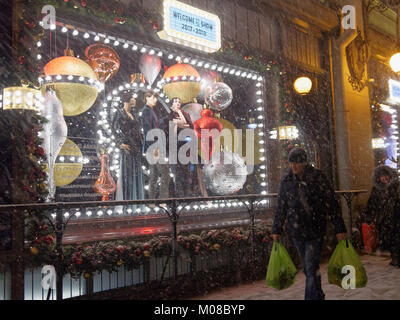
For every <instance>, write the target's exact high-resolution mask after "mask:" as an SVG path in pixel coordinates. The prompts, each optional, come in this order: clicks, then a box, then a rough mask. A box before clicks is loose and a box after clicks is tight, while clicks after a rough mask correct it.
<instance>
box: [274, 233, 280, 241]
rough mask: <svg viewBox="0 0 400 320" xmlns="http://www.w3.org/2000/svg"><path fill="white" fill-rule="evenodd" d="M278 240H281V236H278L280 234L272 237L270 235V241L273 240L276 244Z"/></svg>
mask: <svg viewBox="0 0 400 320" xmlns="http://www.w3.org/2000/svg"><path fill="white" fill-rule="evenodd" d="M280 238H281V235H280V234H273V235H272V239H273V240H274V241H275V242H278V241H279V239H280Z"/></svg>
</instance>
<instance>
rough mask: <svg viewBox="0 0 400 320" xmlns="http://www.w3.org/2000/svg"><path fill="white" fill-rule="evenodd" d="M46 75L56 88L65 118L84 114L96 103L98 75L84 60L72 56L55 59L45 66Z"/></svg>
mask: <svg viewBox="0 0 400 320" xmlns="http://www.w3.org/2000/svg"><path fill="white" fill-rule="evenodd" d="M44 73H45V76H46V78H47V79H51V82H48V84H51V85H53V86H54V89H55V91H56V94H57V97H58V99H60V101H61V103H62V106H63V111H64V116H76V115H79V114H81V113H84V112H85V111H87V110H89V109H90V108H91V107H92V106H93V104H94V103H95V101H96V99H97V95H98V89H97V88H96V87H95V85H94V84H95V83H98V79H97V75H96V73H95V72H94V71H93V69H92V68H91V67H90V66H89V65H88V64H87V63H86V62H84V61H83V60H81V59H78V58H75V57H71V56H63V57H58V58H55V59H53V60H51V61H50V62H48V63H47V64H46V65H45V67H44ZM56 80H58V81H56Z"/></svg>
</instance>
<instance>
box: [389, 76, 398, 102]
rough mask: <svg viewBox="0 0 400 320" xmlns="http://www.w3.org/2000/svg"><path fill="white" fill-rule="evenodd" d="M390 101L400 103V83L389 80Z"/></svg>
mask: <svg viewBox="0 0 400 320" xmlns="http://www.w3.org/2000/svg"><path fill="white" fill-rule="evenodd" d="M389 91H390V100H393V101H400V82H398V81H394V80H389Z"/></svg>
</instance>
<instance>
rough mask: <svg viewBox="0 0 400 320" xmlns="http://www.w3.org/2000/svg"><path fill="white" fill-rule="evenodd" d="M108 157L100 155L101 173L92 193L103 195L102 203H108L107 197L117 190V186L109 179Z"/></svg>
mask: <svg viewBox="0 0 400 320" xmlns="http://www.w3.org/2000/svg"><path fill="white" fill-rule="evenodd" d="M108 161H109V158H108V155H107V154H102V155H101V171H100V175H99V178H98V179H97V181H96V183H95V184H94V191H95V192H97V193H100V194H102V195H103V197H102V199H101V200H102V201H108V200H109V195H110V194H112V193H114V192H115V190H116V189H117V186H116V184H115V182H114V180H113V178H112V177H111V174H110V171H109V168H108Z"/></svg>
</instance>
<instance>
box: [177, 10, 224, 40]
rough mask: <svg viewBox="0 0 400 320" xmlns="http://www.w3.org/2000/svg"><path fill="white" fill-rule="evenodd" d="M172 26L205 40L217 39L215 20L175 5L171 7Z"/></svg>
mask: <svg viewBox="0 0 400 320" xmlns="http://www.w3.org/2000/svg"><path fill="white" fill-rule="evenodd" d="M170 28H171V29H172V30H176V31H179V32H182V33H185V34H188V35H191V36H194V37H198V38H201V39H204V40H208V41H212V42H215V41H216V40H217V31H216V30H217V26H216V23H215V22H214V21H212V20H210V19H207V18H203V17H200V16H198V15H196V14H192V13H188V12H186V11H183V10H180V9H178V8H175V7H170Z"/></svg>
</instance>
